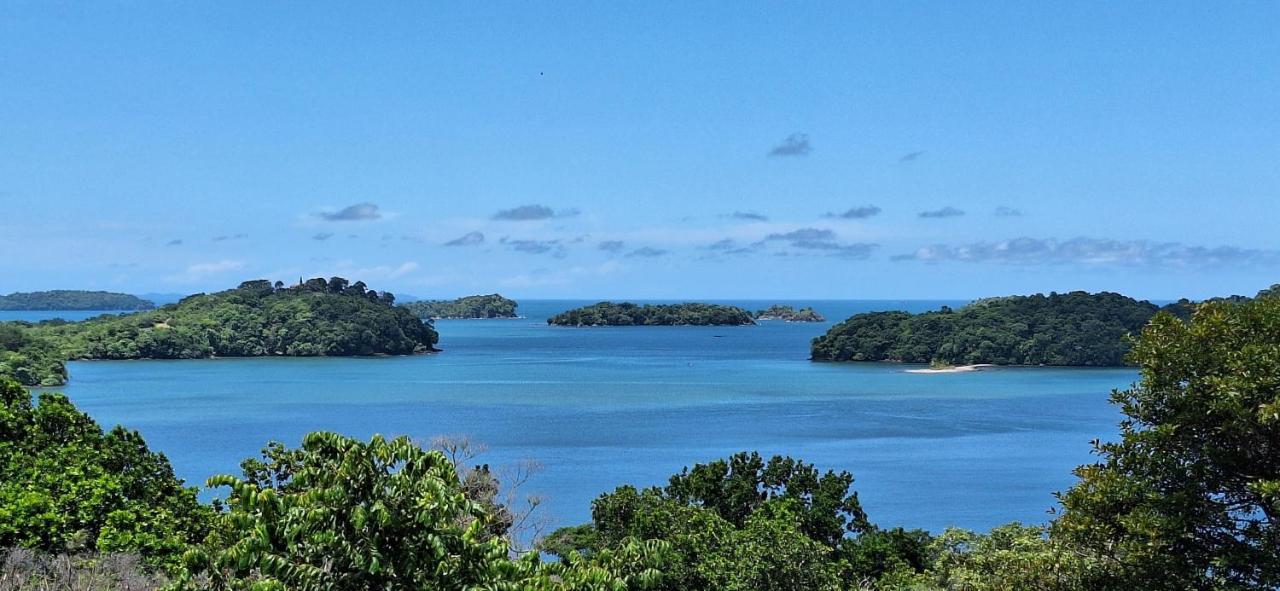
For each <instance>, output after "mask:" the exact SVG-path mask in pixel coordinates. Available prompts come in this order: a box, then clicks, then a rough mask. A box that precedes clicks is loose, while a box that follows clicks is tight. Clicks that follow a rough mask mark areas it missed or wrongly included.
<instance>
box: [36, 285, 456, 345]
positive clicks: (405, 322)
mask: <svg viewBox="0 0 1280 591" xmlns="http://www.w3.org/2000/svg"><path fill="white" fill-rule="evenodd" d="M394 303H395V297H394V296H393V295H391V294H390V293H386V292H384V293H381V294H379V293H378V292H376V291H372V290H368V289H366V288H365V285H364V283H362V282H359V281H357V282H356V283H354V284H351V283H348V282H347V280H345V279H342V278H339V277H334V278H332V279H329V280H324V279H311V280H309V281H307V282H306V283H303V284H300V285H297V286H293V287H284V286H283V285H281V284H279V283H277V284H275V285H272V284H271V283H270V282H267V281H246V282H244V283H241V284H240V286H239V287H237V288H236V289H231V290H227V291H222V292H218V293H213V294H197V295H193V296H189V297H187V298H184V299H183V300H182V301H181V302H178V303H176V304H170V305H168V306H164V307H162V308H159V309H157V310H153V311H150V312H141V313H137V314H129V315H126V316H102V317H98V318H95V319H91V320H85V321H82V322H73V323H41V324H39V325H36V326H35V327H34V328H33V329H32V332H33V333H34V334H36V335H37V336H40V337H43V338H47V339H50V340H52V341H53V342H55V343H57V345H58V346H59V348H61V350H62V352H63V354H64V355H66V356H67V358H70V359H196V358H203V357H212V356H218V357H256V356H267V355H287V356H319V355H334V356H349V355H376V354H391V355H405V354H410V353H417V352H423V351H430V350H433V346H434V345H435V343H436V341H437V335H436V332H435V329H434V328H433V327H432V326H431V325H430V324H429V323H424V322H422V321H421V320H419V319H418V318H417V317H416V316H414V315H413V314H412V313H410V312H409V311H408V310H405V309H403V308H399V307H396V306H394V305H393V304H394Z"/></svg>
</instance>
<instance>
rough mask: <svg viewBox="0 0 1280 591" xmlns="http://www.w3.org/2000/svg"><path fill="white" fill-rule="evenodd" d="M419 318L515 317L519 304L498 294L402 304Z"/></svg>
mask: <svg viewBox="0 0 1280 591" xmlns="http://www.w3.org/2000/svg"><path fill="white" fill-rule="evenodd" d="M401 306H404V307H405V308H407V309H408V310H409V311H410V312H413V313H414V314H416V315H417V316H418V317H419V318H434V319H463V318H515V317H516V308H517V307H518V306H519V304H517V303H516V301H515V300H509V299H507V298H504V297H502V296H501V295H498V294H496V293H495V294H490V295H473V296H466V297H461V298H458V299H456V300H422V301H418V302H409V303H407V304H401Z"/></svg>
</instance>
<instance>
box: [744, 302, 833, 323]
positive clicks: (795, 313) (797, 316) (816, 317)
mask: <svg viewBox="0 0 1280 591" xmlns="http://www.w3.org/2000/svg"><path fill="white" fill-rule="evenodd" d="M756 320H782V321H785V322H823V321H825V320H826V318H823V317H822V314H819V313H818V312H817V311H816V310H814V309H813V308H810V307H804V308H800V309H799V310H797V309H795V307H794V306H783V305H780V304H774V305H772V306H769V307H768V308H765V309H763V310H758V311H756Z"/></svg>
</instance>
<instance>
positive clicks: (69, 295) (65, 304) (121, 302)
mask: <svg viewBox="0 0 1280 591" xmlns="http://www.w3.org/2000/svg"><path fill="white" fill-rule="evenodd" d="M155 307H156V305H155V304H153V303H151V302H149V301H147V300H144V299H142V298H139V297H138V296H133V295H129V294H127V293H113V292H109V291H84V290H79V289H55V290H52V291H31V292H16V293H11V294H9V295H0V310H103V311H108V310H110V311H115V310H150V309H152V308H155Z"/></svg>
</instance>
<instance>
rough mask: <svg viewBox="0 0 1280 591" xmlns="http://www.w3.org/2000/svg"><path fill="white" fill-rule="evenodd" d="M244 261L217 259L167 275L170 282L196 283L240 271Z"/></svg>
mask: <svg viewBox="0 0 1280 591" xmlns="http://www.w3.org/2000/svg"><path fill="white" fill-rule="evenodd" d="M244 266H245V265H244V262H242V261H230V260H226V261H215V262H209V263H195V264H193V265H188V266H187V268H186V269H184V270H183V271H182V272H181V273H178V274H175V275H170V276H168V277H165V281H168V282H170V283H196V282H199V281H203V280H205V279H207V278H209V277H212V276H215V275H221V274H224V273H229V272H231V271H239V270H240V269H243V268H244Z"/></svg>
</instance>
